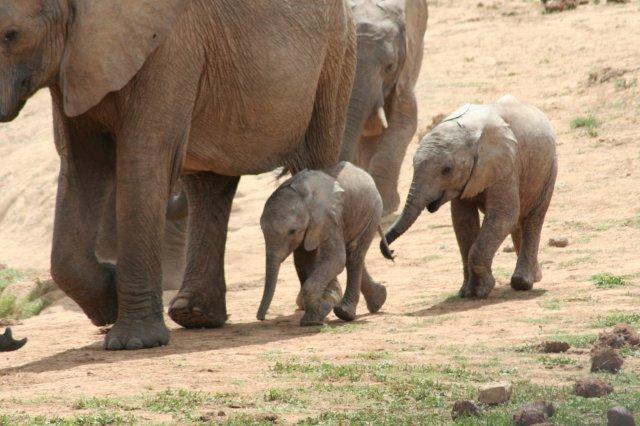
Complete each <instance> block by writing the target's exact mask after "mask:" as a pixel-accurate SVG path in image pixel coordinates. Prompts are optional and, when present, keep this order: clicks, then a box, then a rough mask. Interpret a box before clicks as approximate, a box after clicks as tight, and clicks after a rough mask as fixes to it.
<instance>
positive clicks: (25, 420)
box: [0, 411, 139, 426]
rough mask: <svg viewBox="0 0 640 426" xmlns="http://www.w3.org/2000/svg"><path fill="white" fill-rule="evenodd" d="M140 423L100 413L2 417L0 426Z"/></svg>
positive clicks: (103, 412)
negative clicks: (64, 415)
mask: <svg viewBox="0 0 640 426" xmlns="http://www.w3.org/2000/svg"><path fill="white" fill-rule="evenodd" d="M136 423H139V422H138V421H137V419H136V418H135V417H134V416H133V415H132V414H126V415H123V414H120V413H112V412H108V411H99V412H97V413H89V414H78V415H76V416H72V417H58V416H35V417H30V416H10V415H0V426H14V425H22V426H49V425H56V426H85V425H86V426H97V425H100V426H102V425H132V424H136Z"/></svg>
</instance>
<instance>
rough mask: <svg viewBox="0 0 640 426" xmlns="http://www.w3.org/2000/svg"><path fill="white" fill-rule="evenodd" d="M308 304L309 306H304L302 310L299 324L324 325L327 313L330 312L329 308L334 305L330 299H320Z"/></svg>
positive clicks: (307, 325) (303, 325) (305, 325)
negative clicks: (317, 301) (304, 308)
mask: <svg viewBox="0 0 640 426" xmlns="http://www.w3.org/2000/svg"><path fill="white" fill-rule="evenodd" d="M305 305H306V304H305ZM309 305H310V306H305V307H306V310H305V311H304V315H302V318H300V325H301V326H302V327H310V326H313V325H324V324H325V319H326V318H327V315H329V312H331V309H332V308H333V307H334V306H335V304H334V303H333V302H332V301H329V300H326V299H321V300H320V302H319V303H317V304H313V305H311V304H309Z"/></svg>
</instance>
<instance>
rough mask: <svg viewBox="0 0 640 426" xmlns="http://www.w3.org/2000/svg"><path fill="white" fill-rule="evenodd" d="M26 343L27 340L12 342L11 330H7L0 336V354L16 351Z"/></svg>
mask: <svg viewBox="0 0 640 426" xmlns="http://www.w3.org/2000/svg"><path fill="white" fill-rule="evenodd" d="M25 343H27V339H22V340H14V338H13V334H12V333H11V329H10V328H7V329H6V330H5V332H4V334H2V335H0V352H11V351H17V350H18V349H20V348H21V347H23V346H24V345H25Z"/></svg>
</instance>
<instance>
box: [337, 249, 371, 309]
mask: <svg viewBox="0 0 640 426" xmlns="http://www.w3.org/2000/svg"><path fill="white" fill-rule="evenodd" d="M365 253H366V251H365V252H364V253H363V252H361V251H357V252H354V251H351V252H349V253H347V289H346V290H345V292H344V297H343V298H342V302H341V303H340V304H339V305H338V306H336V307H335V308H333V313H334V314H336V316H337V317H338V318H340V319H341V320H343V321H353V320H354V319H356V307H357V306H358V300H359V299H360V285H361V282H362V269H363V268H364V254H365Z"/></svg>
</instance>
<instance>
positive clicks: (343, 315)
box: [333, 303, 356, 321]
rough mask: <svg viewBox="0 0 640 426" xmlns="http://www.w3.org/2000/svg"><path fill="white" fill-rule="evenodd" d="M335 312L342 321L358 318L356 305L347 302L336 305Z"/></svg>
mask: <svg viewBox="0 0 640 426" xmlns="http://www.w3.org/2000/svg"><path fill="white" fill-rule="evenodd" d="M333 313H334V314H335V315H336V316H337V317H338V318H340V319H341V320H342V321H353V320H354V319H356V307H355V306H354V305H350V304H347V303H341V304H339V305H338V306H336V307H334V308H333Z"/></svg>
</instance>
